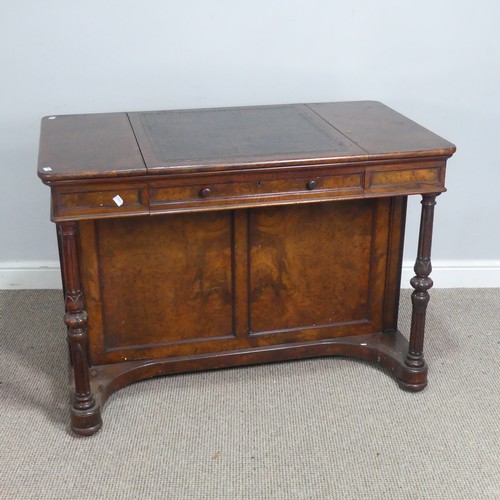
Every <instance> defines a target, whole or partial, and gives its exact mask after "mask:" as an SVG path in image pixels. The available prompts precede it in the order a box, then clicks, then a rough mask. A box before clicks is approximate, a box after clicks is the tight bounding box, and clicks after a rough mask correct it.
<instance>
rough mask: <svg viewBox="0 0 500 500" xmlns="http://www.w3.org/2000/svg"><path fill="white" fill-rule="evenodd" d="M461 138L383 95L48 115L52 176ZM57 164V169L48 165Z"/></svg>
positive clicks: (336, 154) (287, 159)
mask: <svg viewBox="0 0 500 500" xmlns="http://www.w3.org/2000/svg"><path fill="white" fill-rule="evenodd" d="M454 151H455V147H454V146H453V144H451V143H449V142H448V141H446V140H444V139H442V138H441V137H439V136H437V135H436V134H434V133H432V132H430V131H428V130H427V129H425V128H423V127H421V126H420V125H417V124H416V123H415V122H413V121H411V120H409V119H407V118H405V117H404V116H402V115H401V114H399V113H397V112H395V111H393V110H392V109H390V108H388V107H387V106H385V105H383V104H381V103H378V102H374V101H362V102H341V103H320V104H289V105H277V106H255V107H238V108H216V109H194V110H174V111H148V112H135V113H128V114H126V113H111V114H95V115H66V116H57V117H46V118H44V119H43V120H42V133H41V141H40V157H39V166H38V175H39V176H40V177H41V179H42V180H43V181H44V182H46V183H51V182H55V181H60V180H71V181H74V180H79V179H92V178H96V179H98V178H109V177H122V176H136V175H146V174H164V175H171V174H178V173H182V172H186V173H188V172H200V173H203V172H216V171H220V170H244V169H245V170H246V169H251V168H266V169H268V168H274V167H280V166H282V167H286V166H293V165H305V166H307V165H314V164H323V165H330V166H331V167H332V168H333V167H334V166H335V165H338V164H344V165H345V164H346V163H356V162H357V163H359V162H367V161H377V160H390V159H409V160H412V159H417V158H420V157H442V158H447V157H449V156H450V155H451V154H453V152H454ZM47 169H50V170H47Z"/></svg>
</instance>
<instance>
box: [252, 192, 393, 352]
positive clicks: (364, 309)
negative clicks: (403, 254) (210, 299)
mask: <svg viewBox="0 0 500 500" xmlns="http://www.w3.org/2000/svg"><path fill="white" fill-rule="evenodd" d="M390 206H391V202H390V200H356V201H344V202H337V203H319V204H308V205H301V206H295V207H294V206H284V207H275V208H268V209H263V210H255V211H253V212H252V214H251V217H250V225H249V247H250V258H249V260H250V266H249V267H250V279H249V289H250V314H249V320H250V331H251V335H256V336H262V337H266V336H267V337H268V338H271V337H275V338H277V339H279V338H281V339H282V340H283V341H286V342H290V341H299V340H302V339H309V340H312V339H319V338H325V337H332V336H334V337H336V336H345V335H354V334H361V333H371V332H373V331H380V330H381V328H382V310H383V309H382V307H383V301H384V286H385V279H386V278H385V276H386V260H387V258H386V257H387V253H388V252H387V250H388V235H389V229H388V228H389V224H388V223H387V222H388V219H389V216H390Z"/></svg>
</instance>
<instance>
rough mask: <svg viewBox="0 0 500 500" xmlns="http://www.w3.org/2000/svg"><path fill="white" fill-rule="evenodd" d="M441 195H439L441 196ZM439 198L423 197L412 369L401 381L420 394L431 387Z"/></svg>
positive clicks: (409, 360)
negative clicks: (430, 324)
mask: <svg viewBox="0 0 500 500" xmlns="http://www.w3.org/2000/svg"><path fill="white" fill-rule="evenodd" d="M438 194H439V193H438ZM438 194H424V195H422V201H421V203H422V214H421V218H420V234H419V239H418V255H417V259H416V262H415V267H414V270H415V276H414V277H413V278H412V279H411V281H410V284H411V286H412V287H413V288H414V289H415V290H414V292H413V293H412V295H411V300H412V305H413V310H412V317H411V329H410V343H409V348H408V354H407V356H406V359H405V365H406V366H407V367H408V368H409V370H407V371H406V372H404V373H403V374H402V376H401V379H400V380H399V383H400V385H401V387H403V388H404V389H408V390H411V391H420V390H422V389H424V388H425V386H426V385H427V364H426V362H425V360H424V332H425V315H426V311H427V304H428V303H429V292H428V290H429V289H430V288H431V287H432V285H433V282H432V279H431V278H430V277H429V275H430V273H431V271H432V265H431V247H432V225H433V220H434V206H435V205H436V196H438Z"/></svg>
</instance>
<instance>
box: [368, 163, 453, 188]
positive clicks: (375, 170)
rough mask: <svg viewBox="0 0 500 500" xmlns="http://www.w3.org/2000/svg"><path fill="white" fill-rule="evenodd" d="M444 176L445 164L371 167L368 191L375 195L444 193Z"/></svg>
mask: <svg viewBox="0 0 500 500" xmlns="http://www.w3.org/2000/svg"><path fill="white" fill-rule="evenodd" d="M444 175H445V163H444V162H421V163H420V164H416V165H391V166H387V167H384V168H380V167H370V168H369V169H367V175H366V182H367V185H366V189H367V191H368V192H374V193H384V192H387V193H391V192H394V191H404V192H408V193H410V192H425V191H429V190H431V191H443V190H444Z"/></svg>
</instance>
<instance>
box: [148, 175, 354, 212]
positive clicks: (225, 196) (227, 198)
mask: <svg viewBox="0 0 500 500" xmlns="http://www.w3.org/2000/svg"><path fill="white" fill-rule="evenodd" d="M362 191H363V173H362V172H359V173H349V174H336V175H325V173H323V172H317V171H315V172H311V174H310V175H308V176H305V175H304V174H303V173H301V175H300V176H297V177H288V178H276V177H271V176H264V175H263V176H260V177H259V176H252V178H251V179H249V180H241V178H240V179H239V180H234V181H232V180H228V181H227V182H213V181H211V180H209V179H207V181H206V182H204V183H200V182H197V183H189V184H187V183H186V184H185V185H179V182H177V183H176V184H175V185H173V184H172V183H171V182H168V181H158V182H152V183H151V185H150V191H149V197H150V207H151V210H152V211H153V210H162V209H168V208H174V207H180V206H186V207H192V206H194V205H196V206H202V205H207V206H212V205H226V204H227V205H240V204H241V205H244V204H246V203H248V204H250V203H252V202H253V201H256V200H260V201H263V200H265V199H266V198H267V199H269V201H276V200H290V201H291V202H293V201H294V199H297V198H302V199H311V200H313V199H321V198H327V197H328V196H329V195H330V196H331V194H332V193H335V194H336V195H340V194H346V195H348V194H354V193H355V192H362Z"/></svg>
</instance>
